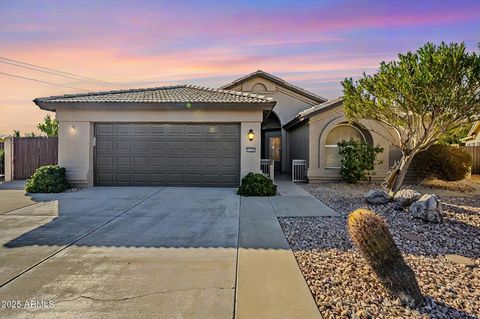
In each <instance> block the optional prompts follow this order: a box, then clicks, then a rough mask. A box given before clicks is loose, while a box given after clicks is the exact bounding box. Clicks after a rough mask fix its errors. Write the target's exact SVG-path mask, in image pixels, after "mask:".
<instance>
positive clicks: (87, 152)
mask: <svg viewBox="0 0 480 319" xmlns="http://www.w3.org/2000/svg"><path fill="white" fill-rule="evenodd" d="M58 130H59V134H58V136H59V138H58V165H60V166H61V167H65V168H66V170H67V179H68V181H69V182H70V183H71V184H73V185H75V186H79V187H90V186H93V123H90V122H73V121H61V122H60V123H59V128H58Z"/></svg>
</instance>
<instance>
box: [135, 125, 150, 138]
mask: <svg viewBox="0 0 480 319" xmlns="http://www.w3.org/2000/svg"><path fill="white" fill-rule="evenodd" d="M133 135H134V136H146V135H150V126H148V125H146V124H145V125H141V124H136V125H134V126H133Z"/></svg>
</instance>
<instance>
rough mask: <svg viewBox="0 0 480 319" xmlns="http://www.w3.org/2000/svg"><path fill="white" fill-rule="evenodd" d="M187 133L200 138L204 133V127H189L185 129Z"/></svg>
mask: <svg viewBox="0 0 480 319" xmlns="http://www.w3.org/2000/svg"><path fill="white" fill-rule="evenodd" d="M185 133H186V134H187V135H194V136H199V135H202V133H203V126H202V125H187V126H186V129H185Z"/></svg>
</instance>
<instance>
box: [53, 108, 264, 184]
mask: <svg viewBox="0 0 480 319" xmlns="http://www.w3.org/2000/svg"><path fill="white" fill-rule="evenodd" d="M262 113H263V111H262V110H260V109H252V110H165V111H159V110H143V111H142V110H123V111H119V110H92V109H84V110H71V109H62V108H60V109H57V116H56V117H57V119H58V121H59V122H60V125H59V145H58V146H59V149H58V157H59V158H58V161H59V165H60V166H63V167H65V168H66V169H67V177H68V179H69V181H70V182H72V183H73V184H75V185H78V186H93V167H94V165H93V153H94V149H93V143H94V142H93V141H94V123H95V122H150V123H151V122H163V123H167V122H169V123H199V122H207V123H239V124H240V128H241V141H240V147H241V152H240V177H241V178H242V177H243V176H245V175H246V174H247V173H249V172H260V151H261V150H260V125H261V122H262V120H263V114H262ZM250 129H252V130H253V131H254V132H255V138H254V140H253V141H249V140H248V138H247V133H248V131H249V130H250ZM247 147H255V148H256V152H255V153H249V152H247Z"/></svg>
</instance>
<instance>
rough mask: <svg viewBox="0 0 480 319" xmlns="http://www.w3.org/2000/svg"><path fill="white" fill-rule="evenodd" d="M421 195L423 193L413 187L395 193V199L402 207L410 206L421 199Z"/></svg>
mask: <svg viewBox="0 0 480 319" xmlns="http://www.w3.org/2000/svg"><path fill="white" fill-rule="evenodd" d="M420 197H422V194H420V193H419V192H417V191H415V190H413V189H402V190H400V191H398V192H397V193H396V194H395V196H394V197H393V200H394V201H395V204H397V205H399V206H401V207H408V206H410V205H411V204H412V203H413V202H416V201H417V200H419V199H420Z"/></svg>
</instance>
